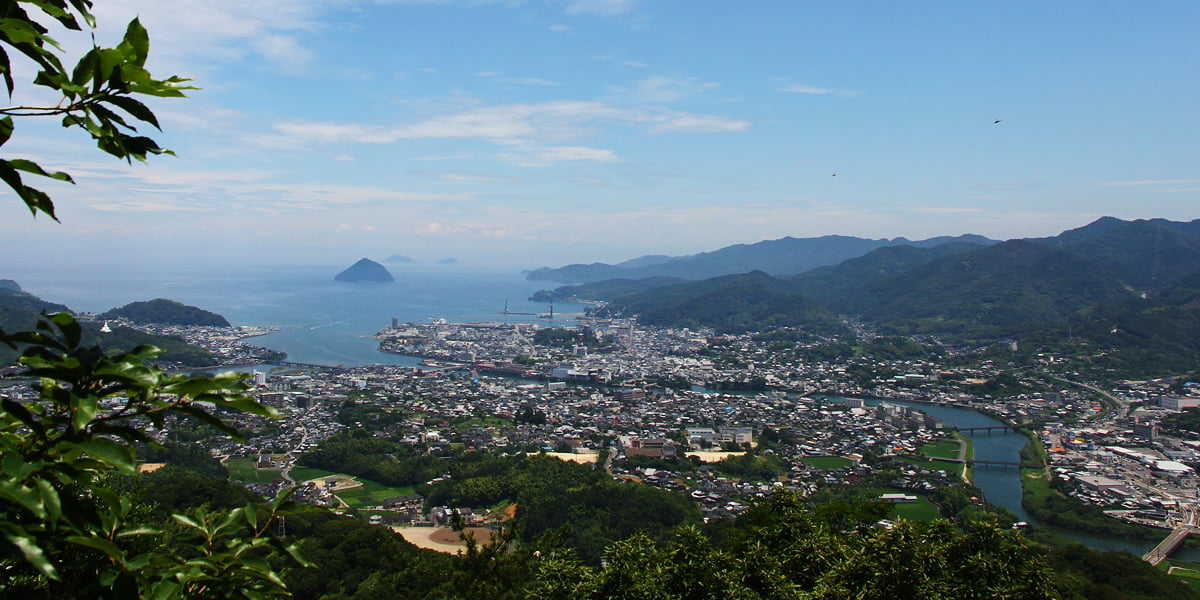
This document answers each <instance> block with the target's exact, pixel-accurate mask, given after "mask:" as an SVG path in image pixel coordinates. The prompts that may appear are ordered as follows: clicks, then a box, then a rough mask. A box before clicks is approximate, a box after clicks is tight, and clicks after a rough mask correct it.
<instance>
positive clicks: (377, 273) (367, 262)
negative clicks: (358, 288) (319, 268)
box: [334, 258, 395, 282]
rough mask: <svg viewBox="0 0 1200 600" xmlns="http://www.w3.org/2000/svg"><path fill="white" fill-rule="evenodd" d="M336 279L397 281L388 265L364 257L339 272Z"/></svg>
mask: <svg viewBox="0 0 1200 600" xmlns="http://www.w3.org/2000/svg"><path fill="white" fill-rule="evenodd" d="M334 279H335V280H336V281H349V282H362V281H395V279H394V278H393V277H392V274H391V272H389V271H388V270H387V267H385V266H383V265H381V264H379V263H377V262H375V261H373V260H371V259H369V258H363V259H360V260H359V261H358V262H356V263H354V264H352V265H350V266H349V267H348V268H347V269H346V270H344V271H342V272H341V273H338V274H337V275H336V276H335V277H334Z"/></svg>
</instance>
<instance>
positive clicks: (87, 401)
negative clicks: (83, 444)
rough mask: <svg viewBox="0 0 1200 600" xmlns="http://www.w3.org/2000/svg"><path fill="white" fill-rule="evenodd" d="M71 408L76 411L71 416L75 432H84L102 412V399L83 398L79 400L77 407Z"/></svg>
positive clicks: (76, 401) (93, 397)
mask: <svg viewBox="0 0 1200 600" xmlns="http://www.w3.org/2000/svg"><path fill="white" fill-rule="evenodd" d="M71 408H72V410H73V411H74V412H72V414H71V426H72V427H73V428H74V429H75V431H83V430H84V429H86V428H87V426H88V425H90V424H91V423H92V421H93V420H94V419H95V418H96V414H97V413H99V412H100V399H99V398H97V397H95V396H83V397H82V398H77V399H76V400H75V406H73V407H71Z"/></svg>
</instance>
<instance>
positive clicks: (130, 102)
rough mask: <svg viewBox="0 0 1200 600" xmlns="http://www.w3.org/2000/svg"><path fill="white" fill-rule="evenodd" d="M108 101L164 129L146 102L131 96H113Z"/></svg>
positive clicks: (139, 118) (157, 127)
mask: <svg viewBox="0 0 1200 600" xmlns="http://www.w3.org/2000/svg"><path fill="white" fill-rule="evenodd" d="M108 102H109V103H111V104H113V105H114V106H117V107H120V108H121V110H124V111H125V112H127V113H129V114H130V115H132V116H133V117H134V118H136V119H138V120H139V121H145V122H146V123H149V124H151V125H153V126H154V127H155V129H158V130H159V131H162V127H160V126H159V125H158V118H157V117H155V116H154V113H153V112H151V111H150V109H149V108H147V107H146V105H145V104H142V103H141V102H139V101H137V100H134V99H133V98H130V97H129V96H113V97H111V98H109V99H108Z"/></svg>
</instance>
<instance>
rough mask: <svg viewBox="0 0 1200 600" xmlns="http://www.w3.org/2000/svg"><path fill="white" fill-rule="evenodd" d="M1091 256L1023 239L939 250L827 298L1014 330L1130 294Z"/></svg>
mask: <svg viewBox="0 0 1200 600" xmlns="http://www.w3.org/2000/svg"><path fill="white" fill-rule="evenodd" d="M1130 296H1131V294H1130V292H1129V291H1128V290H1127V289H1126V287H1125V286H1124V285H1122V283H1121V282H1120V281H1119V280H1118V279H1117V278H1116V277H1114V276H1112V275H1111V274H1109V273H1108V272H1107V271H1106V270H1104V269H1103V268H1101V267H1100V266H1098V265H1096V264H1095V263H1092V262H1089V261H1086V260H1084V259H1082V258H1079V257H1077V256H1075V255H1073V254H1070V253H1068V252H1065V251H1063V250H1058V249H1054V248H1049V247H1046V246H1042V245H1038V244H1035V243H1032V242H1026V241H1022V240H1011V241H1008V242H1004V243H1001V244H997V245H995V246H991V247H989V248H985V249H983V250H977V251H974V252H968V253H965V254H956V255H953V256H948V257H944V258H941V259H938V260H935V261H933V262H930V263H927V264H924V265H921V266H918V267H916V268H913V269H910V270H908V271H904V272H902V273H898V274H895V275H890V276H887V277H883V278H881V279H877V280H875V281H871V282H868V283H866V284H863V285H859V286H855V287H852V288H849V289H847V290H844V291H843V292H842V293H840V294H838V295H836V296H834V297H833V298H832V300H831V301H830V304H831V305H834V306H838V307H840V310H841V311H844V312H846V313H850V314H857V315H862V316H863V317H865V318H867V319H869V320H872V321H875V322H879V323H897V322H914V321H915V322H923V323H924V326H925V327H926V328H930V327H931V328H933V329H939V328H941V329H950V330H962V329H963V328H979V327H984V328H992V329H995V330H996V331H997V332H998V333H999V332H1006V331H1007V332H1012V331H1019V330H1021V329H1022V328H1023V327H1026V326H1028V325H1031V324H1034V323H1038V322H1043V321H1062V320H1064V319H1066V318H1067V317H1069V316H1071V315H1072V314H1074V313H1075V312H1076V311H1078V310H1081V309H1083V308H1087V307H1089V306H1095V305H1101V304H1112V303H1116V302H1120V301H1122V300H1125V299H1128V298H1130Z"/></svg>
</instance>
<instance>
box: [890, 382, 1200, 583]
mask: <svg viewBox="0 0 1200 600" xmlns="http://www.w3.org/2000/svg"><path fill="white" fill-rule="evenodd" d="M879 402H881V401H880V400H872V401H868V403H870V404H878V403H879ZM886 402H891V403H893V404H903V405H905V406H911V407H913V408H916V409H918V410H920V411H922V412H924V413H926V414H928V415H930V416H932V417H934V418H936V419H938V420H940V421H941V422H943V423H945V424H946V425H949V426H952V427H989V426H992V425H1003V424H1004V423H1002V422H1001V421H999V420H997V419H994V418H992V417H989V416H988V415H985V414H983V413H981V412H979V411H975V410H970V409H965V408H955V407H950V406H938V405H936V404H925V403H923V402H903V401H898V400H886ZM964 435H967V436H969V437H970V438H971V442H972V445H973V446H974V452H975V458H976V459H977V460H994V461H1005V462H1020V457H1019V455H1018V453H1019V452H1020V450H1021V448H1023V447H1025V444H1026V443H1027V442H1028V441H1029V439H1028V438H1026V437H1025V436H1024V435H1023V434H1021V433H1018V432H1014V431H1004V432H1002V433H1001V432H976V433H964ZM974 477H975V480H974V483H975V485H976V486H977V487H979V489H981V490H983V494H984V497H985V498H986V499H987V501H988V502H990V503H992V504H995V505H998V506H1003V507H1004V508H1007V509H1008V510H1010V511H1012V513H1013V514H1014V515H1017V516H1018V517H1019V518H1021V519H1022V520H1024V521H1027V522H1029V523H1032V524H1034V525H1037V526H1041V527H1045V525H1042V524H1041V523H1038V521H1037V519H1034V518H1033V517H1031V516H1030V515H1029V513H1027V512H1025V509H1024V507H1022V506H1021V472H1020V470H1019V469H1015V468H991V467H976V468H975V469H974ZM1051 529H1053V530H1054V531H1055V532H1057V533H1060V534H1062V535H1064V536H1066V537H1069V538H1072V539H1075V540H1078V541H1080V542H1082V543H1083V544H1084V545H1086V546H1088V547H1089V548H1092V549H1093V550H1124V551H1127V552H1129V553H1130V554H1134V555H1137V556H1142V555H1143V554H1145V553H1146V552H1148V551H1150V549H1151V548H1153V547H1154V545H1155V544H1157V543H1158V542H1159V541H1161V540H1155V541H1143V540H1130V539H1125V538H1112V537H1107V536H1100V535H1093V534H1089V533H1082V532H1077V531H1071V530H1068V529H1062V528H1060V527H1051ZM1167 533H1168V532H1167V531H1166V530H1163V538H1166V537H1167ZM1171 556H1172V558H1178V559H1180V560H1189V561H1200V550H1195V549H1192V548H1186V547H1185V548H1180V549H1179V550H1178V551H1176V552H1175V553H1174V554H1172V555H1171Z"/></svg>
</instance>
